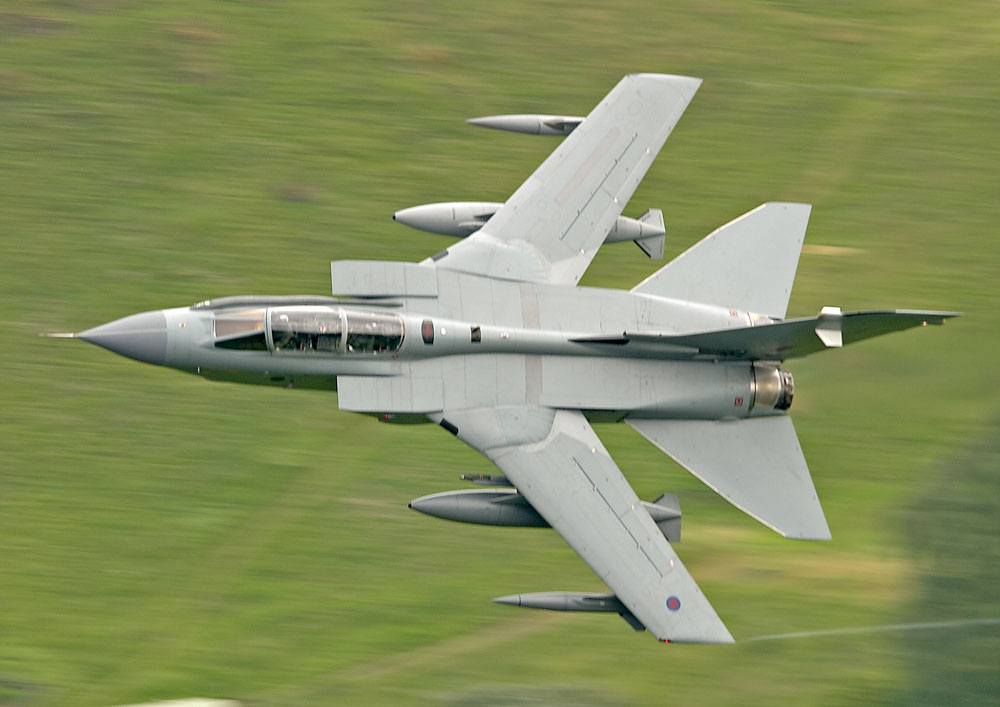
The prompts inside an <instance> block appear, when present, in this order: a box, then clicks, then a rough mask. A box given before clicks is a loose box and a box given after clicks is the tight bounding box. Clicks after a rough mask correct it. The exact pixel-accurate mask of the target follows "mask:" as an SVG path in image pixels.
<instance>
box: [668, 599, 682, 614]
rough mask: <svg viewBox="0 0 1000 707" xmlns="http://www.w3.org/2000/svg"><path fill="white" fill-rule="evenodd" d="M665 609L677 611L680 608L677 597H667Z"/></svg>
mask: <svg viewBox="0 0 1000 707" xmlns="http://www.w3.org/2000/svg"><path fill="white" fill-rule="evenodd" d="M667 608H668V609H670V610H671V611H677V610H678V609H680V608H681V600H680V599H678V598H677V597H668V598H667Z"/></svg>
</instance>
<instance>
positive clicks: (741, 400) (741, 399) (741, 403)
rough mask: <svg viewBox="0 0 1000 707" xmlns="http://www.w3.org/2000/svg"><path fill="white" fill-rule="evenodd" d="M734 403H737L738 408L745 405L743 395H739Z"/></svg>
mask: <svg viewBox="0 0 1000 707" xmlns="http://www.w3.org/2000/svg"><path fill="white" fill-rule="evenodd" d="M733 405H735V406H736V407H738V408H741V407H743V396H742V395H737V396H736V399H735V400H733Z"/></svg>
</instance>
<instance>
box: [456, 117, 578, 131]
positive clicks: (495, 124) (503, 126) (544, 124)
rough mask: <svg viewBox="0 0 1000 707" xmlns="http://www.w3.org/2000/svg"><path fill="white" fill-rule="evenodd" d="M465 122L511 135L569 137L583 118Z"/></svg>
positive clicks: (473, 119)
mask: <svg viewBox="0 0 1000 707" xmlns="http://www.w3.org/2000/svg"><path fill="white" fill-rule="evenodd" d="M465 122H467V123H469V124H470V125H479V126H482V127H484V128H493V129H494V130H506V131H508V132H512V133H530V134H532V135H569V134H570V133H571V132H573V131H574V130H576V128H577V126H578V125H580V123H582V122H583V118H581V117H579V116H575V115H540V114H519V115H487V116H483V117H482V118H469V119H468V120H467V121H465Z"/></svg>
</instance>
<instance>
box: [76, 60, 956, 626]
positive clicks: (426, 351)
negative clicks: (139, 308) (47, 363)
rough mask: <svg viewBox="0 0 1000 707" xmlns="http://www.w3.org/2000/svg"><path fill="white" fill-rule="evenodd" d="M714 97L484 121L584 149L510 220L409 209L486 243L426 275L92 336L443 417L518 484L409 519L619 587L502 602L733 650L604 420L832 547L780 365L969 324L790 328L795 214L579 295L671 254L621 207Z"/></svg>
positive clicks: (778, 208)
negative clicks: (607, 264) (524, 544)
mask: <svg viewBox="0 0 1000 707" xmlns="http://www.w3.org/2000/svg"><path fill="white" fill-rule="evenodd" d="M700 84H701V80H700V79H696V78H689V77H685V76H669V75H659V74H635V75H630V76H626V77H625V78H623V79H622V80H621V82H619V83H618V85H617V86H615V87H614V89H612V91H611V92H610V93H609V94H608V95H607V96H606V97H605V98H604V99H603V100H602V101H601V102H600V104H599V105H598V106H597V107H596V108H594V110H593V111H591V113H590V114H589V115H587V116H586V117H583V118H575V117H565V116H491V117H489V118H483V119H477V120H476V121H473V122H477V123H478V124H481V125H487V126H488V127H493V128H500V129H509V130H515V131H519V132H534V133H541V134H545V133H549V134H555V135H565V136H566V137H565V139H564V140H563V141H562V142H561V143H560V144H559V145H558V147H556V149H555V151H554V152H553V153H552V154H551V155H550V156H549V158H548V159H546V160H545V162H544V163H542V165H541V166H540V167H539V168H538V169H537V170H535V172H534V174H532V175H531V176H530V177H529V178H528V180H527V181H525V182H524V184H522V185H521V187H520V188H518V190H517V191H516V192H514V194H513V195H512V196H511V197H510V198H509V199H508V200H507V201H506V202H504V203H497V202H470V203H462V202H449V203H447V204H438V205H426V206H425V207H415V209H416V211H414V210H413V209H410V210H405V212H399V213H398V214H397V218H399V219H400V220H402V221H413V222H415V223H414V225H417V226H418V227H421V228H428V229H429V230H440V231H443V232H445V233H450V234H452V235H464V236H466V237H465V238H464V239H462V240H460V241H458V242H456V243H454V244H453V245H451V246H449V247H448V248H446V249H445V250H443V251H441V252H440V253H437V254H436V255H433V256H431V257H430V258H427V259H426V260H424V261H422V262H420V263H408V262H387V261H335V262H333V263H332V264H331V275H332V280H333V291H332V296H243V297H226V298H223V299H216V300H211V301H206V302H200V303H198V304H195V305H193V306H190V307H179V308H175V309H164V310H160V311H155V312H146V313H143V314H136V315H133V316H129V317H125V318H124V319H119V320H117V321H113V322H110V323H108V324H104V325H102V326H98V327H95V328H93V329H89V330H87V331H84V332H81V333H79V334H76V335H75V336H76V337H78V338H81V339H83V340H85V341H89V342H91V343H93V344H97V345H99V346H103V347H105V348H107V349H110V350H112V351H114V352H117V353H119V354H122V355H123V356H127V357H130V358H133V359H137V360H139V361H145V362H147V363H153V364H157V365H161V366H170V367H172V368H176V369H179V370H182V371H186V372H189V373H194V374H197V375H200V376H203V377H205V378H208V379H210V380H219V381H233V382H239V383H255V384H261V385H276V386H282V387H286V388H321V389H326V390H333V391H337V393H338V404H339V406H340V408H341V409H342V410H347V411H350V412H358V413H365V414H369V415H374V416H377V418H378V419H380V420H383V421H386V422H398V423H413V422H427V421H430V422H432V423H435V424H438V425H440V426H441V427H443V428H444V429H446V430H447V431H448V432H450V433H451V434H453V435H455V436H456V437H458V438H459V439H461V440H462V441H463V442H465V443H466V444H468V445H470V446H471V447H473V448H474V449H476V450H478V451H479V452H481V453H482V454H483V455H484V456H486V457H487V458H488V459H489V460H491V461H492V462H493V463H494V464H496V466H497V467H499V469H500V470H501V471H502V474H500V475H495V476H486V475H484V476H477V477H474V478H471V479H470V480H471V481H474V482H476V483H478V484H479V485H480V486H481V488H470V489H467V490H461V491H451V492H445V493H438V494H433V495H431V496H426V497H424V498H421V499H417V500H415V501H413V502H412V503H411V507H413V508H415V509H416V510H420V511H424V512H426V513H429V514H431V515H436V516H440V517H443V518H450V519H452V520H460V521H466V522H473V523H485V524H493V525H522V526H551V527H552V528H554V529H555V530H556V532H558V533H559V534H560V535H561V536H562V537H563V538H564V539H565V540H566V542H568V543H569V545H570V546H571V547H572V548H573V549H574V550H575V551H576V552H577V553H579V555H580V556H581V557H582V558H583V559H584V561H585V562H586V563H587V564H588V565H590V567H591V568H592V569H593V570H594V572H596V573H597V575H598V576H599V577H600V578H601V580H602V581H603V582H604V583H605V584H606V585H607V587H608V588H609V589H610V593H601V594H595V593H581V592H545V593H535V594H518V595H513V596H508V597H501V598H499V599H498V600H497V601H499V602H502V603H506V604H514V605H520V606H528V607H536V608H547V609H555V610H568V611H605V612H613V613H618V614H620V615H621V616H622V617H623V618H625V619H626V620H627V621H628V623H629V624H631V625H632V626H633V627H634V628H636V629H637V630H641V629H648V630H649V632H650V633H651V634H652V635H654V636H655V637H656V638H657V639H659V640H661V641H671V642H682V643H729V642H732V640H733V638H732V636H731V635H730V633H729V631H728V630H727V629H726V627H725V625H724V624H723V622H722V621H721V620H720V618H719V617H718V615H717V614H716V612H715V610H714V609H713V608H712V606H711V605H710V604H709V602H708V599H706V598H705V596H704V595H703V594H702V592H701V591H700V590H699V589H698V586H697V585H696V584H695V582H694V580H693V579H692V578H691V576H690V574H689V573H688V571H687V570H686V569H685V568H684V565H683V563H682V562H681V560H680V558H678V556H677V553H676V552H675V551H674V549H673V548H672V547H671V542H675V541H677V540H679V537H680V508H679V506H678V504H677V499H676V496H672V495H669V494H666V495H664V496H663V497H661V498H660V499H657V500H656V501H655V502H644V501H640V500H639V498H637V497H636V494H635V492H634V491H633V490H632V488H631V487H630V486H629V484H628V482H627V481H626V480H625V477H624V476H623V475H622V472H621V471H620V470H619V468H618V467H617V466H616V464H615V462H614V460H613V459H612V458H611V456H610V455H609V454H608V451H607V450H606V449H605V448H604V445H603V444H601V440H600V439H599V438H598V436H597V435H596V434H595V433H594V430H593V429H592V427H591V423H592V422H594V421H602V422H604V421H614V422H619V421H624V422H625V423H627V424H628V425H630V426H632V427H633V428H634V429H635V430H636V431H638V432H639V434H641V435H642V436H643V437H645V438H646V439H648V440H649V441H650V442H652V443H653V444H654V445H656V446H657V447H658V448H660V449H661V450H663V451H664V452H666V453H667V454H668V455H670V456H671V457H673V458H674V459H675V460H676V461H677V462H679V463H680V464H681V465H682V466H684V467H685V468H686V469H688V470H689V471H690V472H691V473H692V474H694V475H695V476H697V477H698V478H699V479H701V480H702V481H704V482H705V483H706V484H707V485H708V486H709V487H711V488H712V489H714V490H715V491H716V492H718V493H719V494H721V495H722V496H723V497H724V498H726V499H727V500H728V501H730V502H731V503H732V504H733V505H735V506H736V507H737V508H739V509H741V510H743V511H744V512H746V513H748V514H749V515H751V516H753V517H754V518H756V519H757V520H759V521H760V522H761V523H763V524H764V525H766V526H768V527H769V528H771V529H772V530H775V531H776V532H778V533H780V534H781V535H784V536H786V537H789V538H798V539H804V540H827V539H829V538H830V531H829V529H828V527H827V523H826V519H825V518H824V516H823V510H822V508H821V507H820V503H819V500H818V499H817V497H816V491H815V489H814V487H813V483H812V479H811V478H810V476H809V470H808V468H807V467H806V462H805V459H804V458H803V455H802V450H801V449H800V448H799V443H798V440H797V438H796V435H795V430H794V428H793V427H792V421H791V419H790V418H789V417H788V416H787V411H788V409H789V407H790V406H791V404H792V395H793V391H794V388H793V381H792V376H791V374H790V373H789V372H787V371H786V370H784V369H783V368H782V367H781V366H782V364H783V363H784V362H785V361H786V360H787V359H790V358H795V357H799V356H806V355H808V354H812V353H816V352H818V351H823V350H826V349H830V348H838V347H841V346H843V345H845V344H850V343H854V342H856V341H861V340H863V339H868V338H870V337H873V336H878V335H880V334H884V333H887V332H891V331H897V330H902V329H908V328H910V327H914V326H920V325H926V324H942V323H943V322H944V320H945V319H947V318H948V317H951V316H955V315H956V313H952V312H932V311H908V310H892V311H865V312H842V311H840V309H838V308H835V307H826V308H824V309H823V310H822V311H821V312H820V313H819V314H818V315H817V316H813V317H804V318H796V319H785V310H786V307H787V304H788V298H789V294H790V292H791V288H792V281H793V279H794V276H795V269H796V266H797V263H798V258H799V252H800V250H801V246H802V240H803V237H804V235H805V230H806V223H807V221H808V219H809V211H810V206H809V205H807V204H793V203H766V204H763V205H762V206H759V207H757V208H755V209H753V210H752V211H750V212H749V213H746V214H744V215H743V216H740V217H739V218H737V219H735V220H733V221H731V222H729V223H727V224H725V225H724V226H721V227H720V228H718V229H717V230H716V231H714V232H713V233H711V234H710V235H708V236H707V237H706V238H705V239H704V240H702V241H701V242H699V243H698V244H696V245H695V246H694V247H692V248H691V249H690V250H688V251H687V252H685V253H683V254H682V255H680V256H679V257H677V258H675V259H674V260H673V261H671V262H670V263H668V264H667V265H666V266H665V267H663V268H661V269H660V270H658V271H657V272H655V273H653V274H652V275H651V276H650V277H648V278H646V279H645V280H643V281H642V282H640V283H639V284H637V285H636V286H635V287H633V288H632V289H631V290H628V291H625V290H606V289H597V288H587V287H578V286H577V282H578V281H579V280H580V277H581V276H582V275H583V273H584V272H585V271H586V269H587V267H588V265H589V264H590V261H591V260H592V259H593V257H594V255H595V254H596V253H597V251H598V249H599V248H600V247H601V245H602V244H603V243H605V242H606V241H615V240H633V241H635V242H637V243H639V245H640V246H642V247H643V250H644V251H645V252H646V253H647V254H649V255H651V256H653V257H656V255H657V254H660V255H662V252H663V251H662V242H660V243H657V241H658V240H659V239H662V238H663V235H664V229H663V222H662V216H661V215H660V214H659V212H658V211H656V210H651V211H650V212H647V214H646V216H644V217H643V218H642V219H626V218H624V217H621V212H622V209H623V208H624V207H625V205H626V204H627V203H628V201H629V198H630V197H631V196H632V194H633V192H634V191H635V188H636V186H637V185H638V184H639V181H640V180H641V179H642V178H643V176H644V175H645V173H646V170H647V169H649V166H650V164H652V162H653V159H654V158H655V157H656V154H657V153H658V152H659V150H660V148H661V147H662V145H663V143H664V141H665V140H666V139H667V137H668V136H669V135H670V133H671V132H672V131H673V129H674V126H675V125H676V124H677V121H678V120H679V119H680V117H681V114H682V113H683V112H684V109H685V108H686V107H687V105H688V102H689V101H690V100H691V98H692V97H693V96H694V94H695V92H696V91H697V90H698V87H699V85H700Z"/></svg>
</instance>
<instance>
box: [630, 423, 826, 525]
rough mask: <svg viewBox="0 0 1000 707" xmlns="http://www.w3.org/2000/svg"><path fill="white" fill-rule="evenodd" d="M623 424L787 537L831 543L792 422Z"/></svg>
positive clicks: (725, 496)
mask: <svg viewBox="0 0 1000 707" xmlns="http://www.w3.org/2000/svg"><path fill="white" fill-rule="evenodd" d="M626 422H628V424H629V425H631V426H632V427H633V428H634V429H635V430H636V431H637V432H638V433H639V434H641V435H642V436H643V437H645V438H646V439H648V440H649V441H650V442H652V443H653V444H654V445H656V446H657V447H658V448H659V449H660V450H661V451H663V452H666V453H667V454H669V455H670V456H671V457H673V459H674V461H676V462H677V463H678V464H680V465H681V466H683V467H684V468H685V469H687V470H688V471H690V472H691V473H692V474H694V475H695V476H697V477H698V478H699V479H701V480H702V481H704V482H705V483H706V484H708V486H710V487H711V488H712V490H713V491H715V492H716V493H718V494H719V495H720V496H722V497H723V498H725V499H726V500H727V501H729V502H730V503H732V504H733V505H734V506H736V507H737V508H739V509H740V510H742V511H744V512H746V513H747V514H749V515H751V516H753V517H754V518H756V519H757V520H759V521H760V522H761V523H763V524H764V525H766V526H768V527H769V528H771V529H773V530H775V531H777V532H778V533H780V534H782V535H784V536H785V537H786V538H795V539H798V540H829V539H830V528H829V527H828V526H827V524H826V518H825V517H824V515H823V508H822V507H821V506H820V504H819V498H818V497H817V496H816V489H815V487H814V486H813V482H812V477H811V476H810V475H809V467H808V466H806V460H805V458H804V457H803V456H802V449H801V447H799V440H798V438H797V437H796V435H795V428H794V427H793V426H792V420H791V418H789V417H784V416H780V417H761V418H757V419H748V420H724V421H721V422H716V421H711V420H640V419H629V420H626Z"/></svg>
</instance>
